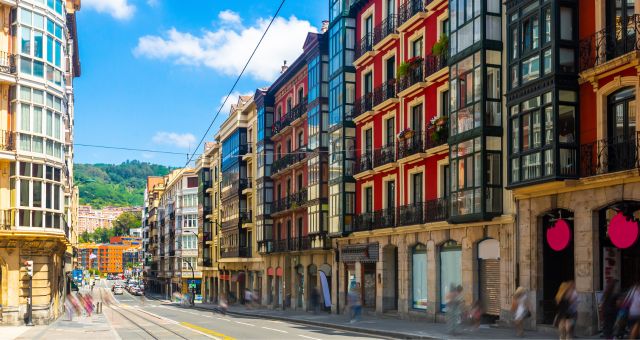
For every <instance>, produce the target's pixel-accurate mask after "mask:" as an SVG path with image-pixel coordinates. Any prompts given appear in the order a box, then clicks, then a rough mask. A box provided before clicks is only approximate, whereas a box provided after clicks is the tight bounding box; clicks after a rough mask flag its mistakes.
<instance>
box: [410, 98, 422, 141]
mask: <svg viewBox="0 0 640 340" xmlns="http://www.w3.org/2000/svg"><path fill="white" fill-rule="evenodd" d="M411 129H412V130H413V131H415V135H417V134H419V133H420V132H421V131H422V104H418V105H416V106H414V107H412V108H411ZM415 135H414V136H415Z"/></svg>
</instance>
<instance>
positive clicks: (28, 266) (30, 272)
mask: <svg viewBox="0 0 640 340" xmlns="http://www.w3.org/2000/svg"><path fill="white" fill-rule="evenodd" d="M24 268H25V269H26V270H27V275H29V276H33V261H31V260H27V261H24Z"/></svg>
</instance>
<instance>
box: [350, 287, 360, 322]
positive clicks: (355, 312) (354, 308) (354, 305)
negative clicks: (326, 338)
mask: <svg viewBox="0 0 640 340" xmlns="http://www.w3.org/2000/svg"><path fill="white" fill-rule="evenodd" d="M347 297H348V300H349V301H348V303H349V308H350V309H351V318H350V320H349V323H355V322H356V321H360V313H361V311H362V302H361V297H360V282H356V284H355V286H354V287H353V288H352V289H351V290H350V291H349V294H348V295H347Z"/></svg>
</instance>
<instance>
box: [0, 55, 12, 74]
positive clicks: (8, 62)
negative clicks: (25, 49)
mask: <svg viewBox="0 0 640 340" xmlns="http://www.w3.org/2000/svg"><path fill="white" fill-rule="evenodd" d="M0 72H2V73H9V74H14V73H16V56H15V55H14V54H9V53H7V52H0Z"/></svg>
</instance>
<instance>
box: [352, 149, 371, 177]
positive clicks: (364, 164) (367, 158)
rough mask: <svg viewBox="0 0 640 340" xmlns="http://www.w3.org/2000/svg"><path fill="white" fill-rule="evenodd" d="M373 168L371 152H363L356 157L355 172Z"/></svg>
mask: <svg viewBox="0 0 640 340" xmlns="http://www.w3.org/2000/svg"><path fill="white" fill-rule="evenodd" d="M369 170H373V157H372V155H371V152H365V153H364V154H362V155H361V156H360V157H359V158H358V159H356V173H361V172H365V171H369Z"/></svg>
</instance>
